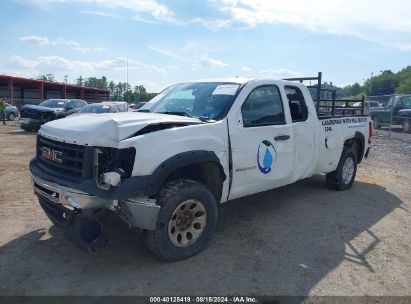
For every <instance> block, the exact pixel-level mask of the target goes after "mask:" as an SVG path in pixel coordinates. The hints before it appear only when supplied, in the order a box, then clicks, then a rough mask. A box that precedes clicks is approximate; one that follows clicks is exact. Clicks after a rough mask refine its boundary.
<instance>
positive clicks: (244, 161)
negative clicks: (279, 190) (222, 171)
mask: <svg viewBox="0 0 411 304" xmlns="http://www.w3.org/2000/svg"><path fill="white" fill-rule="evenodd" d="M227 118H228V125H229V135H230V145H231V158H232V183H231V190H230V196H229V198H230V199H234V198H238V197H241V196H244V195H248V194H252V193H257V192H261V191H264V190H269V189H272V188H275V187H279V186H281V185H285V184H287V183H289V181H290V179H291V177H292V171H293V168H294V163H293V161H294V146H293V142H294V140H293V132H292V126H291V119H290V115H289V109H288V101H287V97H286V96H285V94H284V90H283V89H280V85H277V84H276V82H275V81H272V82H270V81H253V82H251V83H249V84H247V85H246V86H245V87H244V88H243V89H242V91H241V93H240V94H239V95H238V97H237V99H236V101H235V102H234V104H233V106H232V108H231V110H230V113H229V114H228V115H227Z"/></svg>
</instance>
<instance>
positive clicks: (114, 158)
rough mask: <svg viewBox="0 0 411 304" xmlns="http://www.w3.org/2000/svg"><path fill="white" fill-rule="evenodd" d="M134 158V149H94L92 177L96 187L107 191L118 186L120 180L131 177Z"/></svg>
mask: <svg viewBox="0 0 411 304" xmlns="http://www.w3.org/2000/svg"><path fill="white" fill-rule="evenodd" d="M135 156H136V149H135V148H125V149H116V148H103V147H96V148H94V157H93V159H94V160H93V177H94V180H95V181H96V183H97V186H98V187H99V188H101V189H104V190H108V189H110V187H111V186H113V187H115V186H118V185H120V183H121V180H122V179H124V178H128V177H130V176H131V172H132V171H133V167H134V158H135Z"/></svg>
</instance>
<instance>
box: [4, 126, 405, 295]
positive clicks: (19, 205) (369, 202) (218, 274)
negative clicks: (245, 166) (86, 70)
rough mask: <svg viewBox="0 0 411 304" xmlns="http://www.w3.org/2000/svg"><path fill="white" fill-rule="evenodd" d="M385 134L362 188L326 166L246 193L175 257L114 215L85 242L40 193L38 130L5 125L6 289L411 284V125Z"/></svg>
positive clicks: (309, 291) (356, 291) (214, 289)
mask: <svg viewBox="0 0 411 304" xmlns="http://www.w3.org/2000/svg"><path fill="white" fill-rule="evenodd" d="M386 135H387V132H385V131H379V132H378V134H376V136H375V137H374V147H373V150H372V153H371V154H370V159H369V160H367V161H365V162H364V163H362V164H361V165H360V168H359V171H358V177H357V180H356V182H355V184H354V187H353V188H352V189H351V190H349V191H345V192H335V191H331V190H328V189H327V188H325V183H324V177H323V176H315V177H312V178H310V179H307V180H304V181H301V182H298V183H297V184H295V185H291V186H287V187H283V188H280V189H276V190H273V191H268V192H265V193H262V194H258V195H254V196H250V197H247V198H243V199H240V200H236V201H234V202H232V203H230V204H227V205H225V206H223V207H222V209H221V212H220V219H219V225H218V228H217V232H216V233H215V235H214V238H213V240H212V241H211V243H210V245H209V247H208V248H207V249H206V250H205V251H204V252H202V253H201V254H199V255H197V256H195V257H193V258H191V259H188V260H185V261H181V262H177V263H164V262H160V261H158V260H156V259H155V258H153V257H152V256H151V255H150V254H149V253H148V252H147V251H146V250H145V249H144V247H143V245H142V244H141V242H140V241H139V240H138V238H137V237H136V236H135V235H133V234H132V233H131V232H130V231H129V230H128V228H127V227H126V226H125V225H124V224H122V222H121V221H120V220H118V219H117V218H116V217H115V216H108V217H107V218H106V219H105V224H106V226H107V230H108V231H107V232H108V235H109V238H110V242H109V244H108V246H107V247H105V248H104V250H103V251H100V252H97V253H85V252H82V251H80V250H79V249H77V248H76V247H74V245H72V244H71V243H70V242H69V241H68V240H67V239H66V238H65V237H63V235H62V234H61V233H60V231H59V230H57V229H55V228H54V227H53V226H52V224H51V223H50V221H49V220H48V219H47V218H46V216H45V215H44V214H43V212H42V210H41V209H40V207H39V206H38V203H37V200H36V198H35V196H34V195H33V192H32V189H31V184H30V178H29V175H28V162H29V159H30V158H31V156H32V155H33V154H34V149H35V148H34V147H35V146H34V145H35V134H30V133H26V132H23V131H21V130H19V129H18V128H17V127H16V126H15V125H14V126H13V125H12V126H8V127H0V155H1V166H0V180H1V184H0V294H1V295H176V294H179V295H188V294H189V295H225V294H237V295H238V294H242V295H301V296H305V295H411V275H410V274H411V254H410V253H411V187H410V186H411V174H410V172H411V171H410V169H411V134H401V133H398V132H394V137H395V138H397V139H393V140H388V139H387V137H386Z"/></svg>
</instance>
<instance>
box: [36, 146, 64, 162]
mask: <svg viewBox="0 0 411 304" xmlns="http://www.w3.org/2000/svg"><path fill="white" fill-rule="evenodd" d="M61 155H63V153H62V152H60V151H56V150H52V149H50V148H47V147H42V148H41V156H42V157H44V158H46V159H48V160H52V161H55V162H58V163H61V162H62V159H61V158H59V156H61Z"/></svg>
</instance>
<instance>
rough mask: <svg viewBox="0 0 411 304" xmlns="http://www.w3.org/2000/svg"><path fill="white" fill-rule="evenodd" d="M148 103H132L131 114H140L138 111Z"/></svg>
mask: <svg viewBox="0 0 411 304" xmlns="http://www.w3.org/2000/svg"><path fill="white" fill-rule="evenodd" d="M146 103H147V102H145V101H140V102H137V103H131V104H130V111H131V112H138V109H140V108H141V107H142V106H144V105H145V104H146Z"/></svg>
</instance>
